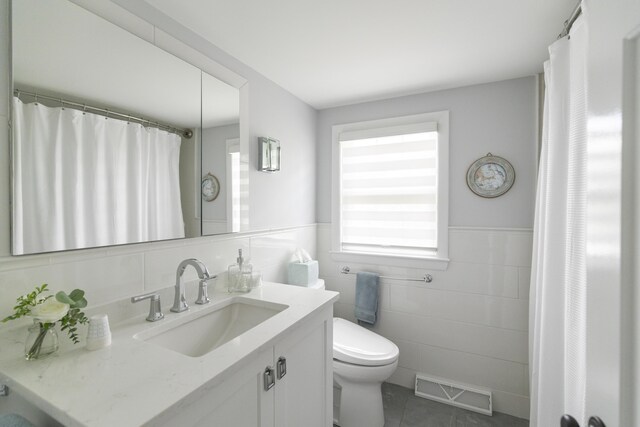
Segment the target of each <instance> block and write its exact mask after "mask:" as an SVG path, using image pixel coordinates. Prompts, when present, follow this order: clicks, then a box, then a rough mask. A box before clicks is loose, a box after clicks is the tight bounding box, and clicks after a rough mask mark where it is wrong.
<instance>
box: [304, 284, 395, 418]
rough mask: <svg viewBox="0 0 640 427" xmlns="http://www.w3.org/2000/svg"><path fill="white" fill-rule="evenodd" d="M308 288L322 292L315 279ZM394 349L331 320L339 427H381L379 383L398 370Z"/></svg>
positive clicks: (351, 326) (351, 325) (335, 415)
mask: <svg viewBox="0 0 640 427" xmlns="http://www.w3.org/2000/svg"><path fill="white" fill-rule="evenodd" d="M310 287H311V288H315V289H324V288H325V286H324V280H322V279H319V280H318V281H317V282H316V283H315V284H314V285H313V286H310ZM399 354H400V351H399V350H398V346H397V345H395V344H394V343H393V342H391V341H389V340H388V339H386V338H384V337H382V336H380V335H378V334H376V333H374V332H371V331H370V330H368V329H365V328H363V327H362V326H359V325H356V324H355V323H352V322H350V321H348V320H345V319H341V318H339V317H334V319H333V383H334V390H335V389H336V388H337V389H338V390H336V391H338V393H335V392H334V396H337V395H339V396H340V397H339V399H336V400H339V401H338V402H334V411H333V418H334V422H335V423H336V424H338V425H339V426H340V427H383V426H384V412H383V408H382V391H381V386H382V382H383V381H385V380H386V379H387V378H389V377H390V376H391V374H393V372H394V371H395V370H396V368H397V367H398V355H399Z"/></svg>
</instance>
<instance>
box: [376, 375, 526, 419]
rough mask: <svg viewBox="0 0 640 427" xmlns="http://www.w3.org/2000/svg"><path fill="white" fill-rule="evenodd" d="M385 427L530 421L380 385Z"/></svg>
mask: <svg viewBox="0 0 640 427" xmlns="http://www.w3.org/2000/svg"><path fill="white" fill-rule="evenodd" d="M382 398H383V402H384V418H385V424H384V425H385V427H529V421H527V420H524V419H521V418H516V417H512V416H511V415H506V414H501V413H499V412H494V413H493V416H491V417H489V416H487V415H482V414H478V413H477V412H471V411H467V410H465V409H460V408H456V407H453V406H449V405H445V404H444V403H438V402H434V401H432V400H428V399H423V398H421V397H417V396H415V395H414V393H413V390H411V389H408V388H404V387H400V386H397V385H394V384H388V383H384V384H383V385H382Z"/></svg>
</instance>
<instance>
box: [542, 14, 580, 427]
mask: <svg viewBox="0 0 640 427" xmlns="http://www.w3.org/2000/svg"><path fill="white" fill-rule="evenodd" d="M587 17H588V15H587V13H586V11H585V6H584V3H583V16H581V17H579V18H578V20H576V21H575V23H574V25H573V27H572V29H571V33H570V38H568V37H565V38H563V39H560V40H558V41H556V42H555V43H554V44H552V45H551V46H550V48H549V53H550V59H549V61H547V62H546V63H545V82H546V93H545V105H544V107H545V108H544V125H543V135H542V151H541V153H540V169H539V173H538V189H537V194H536V212H535V224H534V241H533V262H532V271H531V291H530V293H531V295H530V306H529V352H530V354H529V365H530V375H531V414H530V415H531V416H530V422H531V426H532V427H533V426H539V427H543V426H544V427H546V426H557V425H560V417H561V416H562V415H563V414H571V415H572V416H574V417H575V418H576V419H577V420H578V422H579V423H580V425H586V420H585V399H586V383H585V380H586V372H587V371H586V349H587V347H586V345H587V342H586V339H587V329H586V327H587V324H586V319H587V318H586V315H587V313H586V310H587V264H586V259H587V257H586V255H587V252H586V250H587V247H586V233H587V229H586V223H587V221H586V214H587V98H588V96H587V21H586V18H587Z"/></svg>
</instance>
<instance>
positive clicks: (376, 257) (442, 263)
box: [329, 251, 449, 271]
mask: <svg viewBox="0 0 640 427" xmlns="http://www.w3.org/2000/svg"><path fill="white" fill-rule="evenodd" d="M329 253H330V254H331V259H332V260H334V261H338V262H352V263H357V264H380V265H388V266H392V267H405V268H419V269H423V270H438V271H445V270H446V269H447V268H448V267H449V258H437V257H423V258H418V257H407V256H394V255H380V254H370V253H361V252H340V251H330V252H329Z"/></svg>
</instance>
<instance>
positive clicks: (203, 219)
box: [11, 0, 248, 255]
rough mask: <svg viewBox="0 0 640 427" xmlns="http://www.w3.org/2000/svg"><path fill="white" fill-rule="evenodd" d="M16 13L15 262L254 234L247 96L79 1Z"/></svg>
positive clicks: (35, 1) (24, 6)
mask: <svg viewBox="0 0 640 427" xmlns="http://www.w3.org/2000/svg"><path fill="white" fill-rule="evenodd" d="M11 13H12V43H13V44H12V69H13V72H12V77H13V88H12V89H13V92H14V96H13V100H12V103H11V106H12V138H13V140H12V253H13V254H14V255H21V254H31V253H40V252H51V251H61V250H70V249H80V248H88V247H97V246H110V245H119V244H129V243H139V242H147V241H154V240H165V239H177V238H184V237H197V236H201V235H209V234H219V233H229V232H234V231H240V230H244V228H243V224H244V225H245V226H246V223H247V221H246V215H248V208H247V205H248V203H247V197H248V194H247V190H246V189H247V187H248V177H247V175H248V167H247V164H246V163H248V162H247V161H246V160H247V159H246V156H244V157H243V156H241V154H242V153H243V152H245V153H246V151H244V150H245V148H244V147H243V146H242V144H241V138H240V114H239V99H240V97H239V91H238V89H237V88H235V87H233V86H230V85H228V84H226V83H224V82H222V81H220V80H218V79H217V78H215V77H213V76H211V75H209V74H207V73H205V72H202V71H201V70H200V69H198V68H197V67H194V66H193V65H191V64H189V63H187V62H185V61H183V60H182V59H179V58H177V57H176V56H173V55H171V54H169V53H167V52H165V51H164V50H162V49H160V48H158V47H156V46H154V45H153V44H151V43H149V42H147V41H145V40H143V39H141V38H139V37H137V36H135V35H133V34H131V33H129V32H127V31H125V30H124V29H122V28H120V27H118V26H116V25H114V24H112V23H110V22H108V21H106V20H104V19H102V18H100V17H98V16H96V15H94V14H92V13H91V12H89V11H87V10H86V9H83V8H82V7H80V6H78V5H76V4H73V3H72V2H69V1H67V0H45V1H42V0H14V1H13V2H12V4H11ZM246 150H248V148H246ZM243 158H244V162H243V161H241V159H243ZM207 174H212V175H214V176H215V177H216V178H217V180H218V183H219V195H218V197H216V198H215V199H214V200H211V201H207V200H205V199H207V198H206V197H205V198H203V194H202V187H201V182H202V179H203V177H204V176H206V175H207ZM208 199H210V198H208Z"/></svg>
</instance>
